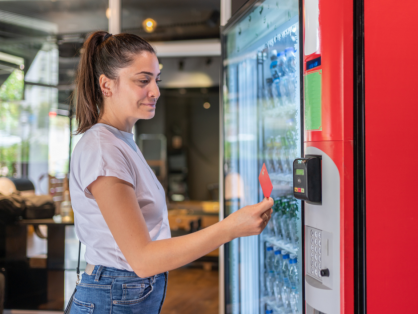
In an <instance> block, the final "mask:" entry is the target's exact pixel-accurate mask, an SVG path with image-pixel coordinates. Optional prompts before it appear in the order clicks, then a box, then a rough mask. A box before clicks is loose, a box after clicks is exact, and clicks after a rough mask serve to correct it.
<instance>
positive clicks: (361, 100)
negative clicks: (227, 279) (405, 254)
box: [353, 0, 367, 314]
mask: <svg viewBox="0 0 418 314" xmlns="http://www.w3.org/2000/svg"><path fill="white" fill-rule="evenodd" d="M353 64H354V74H353V77H354V312H355V313H358V314H365V313H366V312H367V289H366V175H365V173H366V172H365V167H366V165H365V88H364V83H365V78H364V74H365V73H364V2H363V0H354V63H353Z"/></svg>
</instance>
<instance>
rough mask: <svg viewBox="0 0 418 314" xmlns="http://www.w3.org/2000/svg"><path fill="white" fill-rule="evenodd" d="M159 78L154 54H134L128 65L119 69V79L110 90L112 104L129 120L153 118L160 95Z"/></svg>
mask: <svg viewBox="0 0 418 314" xmlns="http://www.w3.org/2000/svg"><path fill="white" fill-rule="evenodd" d="M159 80H160V67H159V63H158V59H157V57H156V55H155V54H153V53H151V52H148V51H144V52H142V53H140V54H137V55H135V56H134V59H133V62H132V63H131V64H130V65H129V66H128V67H126V68H122V69H120V70H119V79H118V82H117V84H115V85H114V89H113V91H112V104H113V105H114V106H117V109H118V111H119V110H120V109H121V110H122V112H123V113H124V116H126V117H127V118H128V119H129V120H130V119H132V120H138V119H151V118H153V117H154V115H155V108H156V103H157V100H158V97H160V89H159V88H158V82H159ZM112 109H113V108H112Z"/></svg>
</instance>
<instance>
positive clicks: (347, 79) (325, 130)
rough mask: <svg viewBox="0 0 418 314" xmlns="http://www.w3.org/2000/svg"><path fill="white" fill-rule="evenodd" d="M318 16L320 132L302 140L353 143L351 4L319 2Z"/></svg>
mask: <svg viewBox="0 0 418 314" xmlns="http://www.w3.org/2000/svg"><path fill="white" fill-rule="evenodd" d="M319 12H320V13H319V25H320V56H321V63H322V64H321V67H320V68H321V69H322V131H305V139H306V141H338V140H352V139H353V113H352V111H353V107H352V103H353V2H352V0H344V1H342V0H341V1H335V0H319ZM316 57H318V55H316V54H312V55H309V56H305V60H304V61H305V62H306V61H308V60H311V59H314V58H316ZM305 68H306V67H305V66H304V69H305ZM317 69H318V68H315V70H317ZM305 73H306V71H305Z"/></svg>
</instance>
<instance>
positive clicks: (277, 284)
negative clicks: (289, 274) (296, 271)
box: [273, 248, 283, 307]
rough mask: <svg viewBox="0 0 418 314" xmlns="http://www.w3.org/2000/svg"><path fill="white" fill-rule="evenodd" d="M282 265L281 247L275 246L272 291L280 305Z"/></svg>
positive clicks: (281, 303)
mask: <svg viewBox="0 0 418 314" xmlns="http://www.w3.org/2000/svg"><path fill="white" fill-rule="evenodd" d="M282 266H283V259H282V249H280V248H276V250H275V251H274V272H275V275H276V279H275V281H274V286H273V292H274V297H275V299H276V304H277V306H279V307H280V306H282V305H283V302H282V294H281V293H282V292H281V291H282V286H283V276H282Z"/></svg>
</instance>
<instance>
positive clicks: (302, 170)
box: [296, 169, 305, 176]
mask: <svg viewBox="0 0 418 314" xmlns="http://www.w3.org/2000/svg"><path fill="white" fill-rule="evenodd" d="M296 175H297V176H304V175H305V170H304V169H296Z"/></svg>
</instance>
